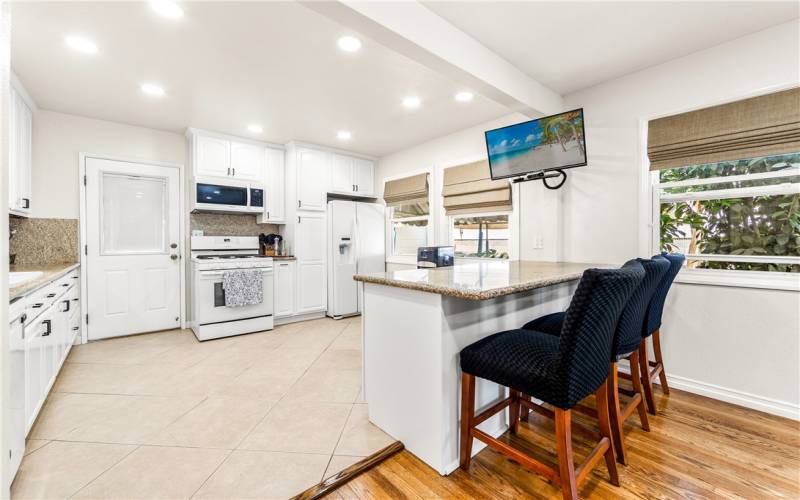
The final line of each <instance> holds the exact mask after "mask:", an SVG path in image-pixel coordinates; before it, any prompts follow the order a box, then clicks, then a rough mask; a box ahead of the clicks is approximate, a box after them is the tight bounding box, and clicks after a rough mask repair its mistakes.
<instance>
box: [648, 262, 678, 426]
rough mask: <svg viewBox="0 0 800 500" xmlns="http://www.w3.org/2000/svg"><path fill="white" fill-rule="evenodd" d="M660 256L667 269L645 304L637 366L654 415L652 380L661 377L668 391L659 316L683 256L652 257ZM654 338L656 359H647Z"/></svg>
mask: <svg viewBox="0 0 800 500" xmlns="http://www.w3.org/2000/svg"><path fill="white" fill-rule="evenodd" d="M656 257H663V258H665V259H667V260H668V261H669V270H668V271H667V272H666V273H665V274H664V277H663V278H661V282H660V283H659V284H658V288H657V289H656V291H655V293H654V294H653V298H652V299H651V300H650V305H649V306H647V319H646V322H645V327H644V329H643V330H642V343H641V345H640V346H639V366H640V367H641V368H640V369H641V372H642V382H643V385H644V396H645V400H646V401H647V409H648V410H649V411H650V413H652V414H653V415H655V414H656V400H655V397H653V380H655V378H656V377H659V378H660V379H661V380H660V382H661V390H662V391H663V392H664V394H669V385H667V372H666V371H664V358H663V356H662V355H661V316H662V314H663V313H664V302H665V301H666V300H667V293H669V289H670V288H671V287H672V283H673V282H674V281H675V276H677V275H678V271H680V270H681V267H682V266H683V262H684V261H685V260H686V257H685V256H684V255H683V254H680V253H666V252H663V253H661V255H660V256H659V255H654V256H653V258H656ZM648 337H650V338H652V339H653V355H654V357H655V361H650V360H649V359H648V353H647V338H648Z"/></svg>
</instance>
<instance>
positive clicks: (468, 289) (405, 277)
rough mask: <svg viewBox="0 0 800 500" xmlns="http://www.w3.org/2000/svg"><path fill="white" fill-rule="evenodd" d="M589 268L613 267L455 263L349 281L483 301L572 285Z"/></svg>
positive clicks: (362, 277) (561, 263)
mask: <svg viewBox="0 0 800 500" xmlns="http://www.w3.org/2000/svg"><path fill="white" fill-rule="evenodd" d="M592 267H599V268H609V267H614V266H611V265H609V264H586V263H579V262H539V261H530V260H517V261H499V260H498V261H494V260H493V261H466V262H461V263H459V262H458V260H456V264H455V265H454V266H453V267H440V268H435V269H403V270H399V271H391V272H386V273H370V274H359V275H355V276H353V279H354V280H356V281H363V282H364V283H373V284H378V285H386V286H394V287H399V288H407V289H409V290H418V291H421V292H428V293H438V294H440V295H447V296H450V297H458V298H461V299H468V300H486V299H494V298H496V297H502V296H504V295H511V294H512V293H520V292H525V291H528V290H533V289H535V288H542V287H546V286H550V285H557V284H559V283H565V282H568V281H574V280H577V279H579V278H580V277H581V275H582V274H583V271H585V270H586V269H589V268H592Z"/></svg>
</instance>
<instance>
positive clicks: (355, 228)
mask: <svg viewBox="0 0 800 500" xmlns="http://www.w3.org/2000/svg"><path fill="white" fill-rule="evenodd" d="M360 236H361V235H360V234H358V205H356V216H355V217H353V260H354V261H355V264H356V274H358V261H359V260H361V255H360V250H361V248H359V247H360V245H359V243H360V242H359V237H360Z"/></svg>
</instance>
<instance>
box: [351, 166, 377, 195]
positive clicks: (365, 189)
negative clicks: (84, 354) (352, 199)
mask: <svg viewBox="0 0 800 500" xmlns="http://www.w3.org/2000/svg"><path fill="white" fill-rule="evenodd" d="M353 184H355V185H356V194H357V195H359V196H375V188H374V185H375V164H374V163H373V162H371V161H369V160H364V159H361V158H355V159H354V161H353Z"/></svg>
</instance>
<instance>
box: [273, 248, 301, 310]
mask: <svg viewBox="0 0 800 500" xmlns="http://www.w3.org/2000/svg"><path fill="white" fill-rule="evenodd" d="M274 268H275V282H274V283H275V317H276V318H284V317H286V316H291V315H293V314H294V311H295V307H294V301H295V286H294V285H295V280H296V274H295V262H294V261H292V260H286V261H284V260H276V261H275V262H274Z"/></svg>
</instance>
